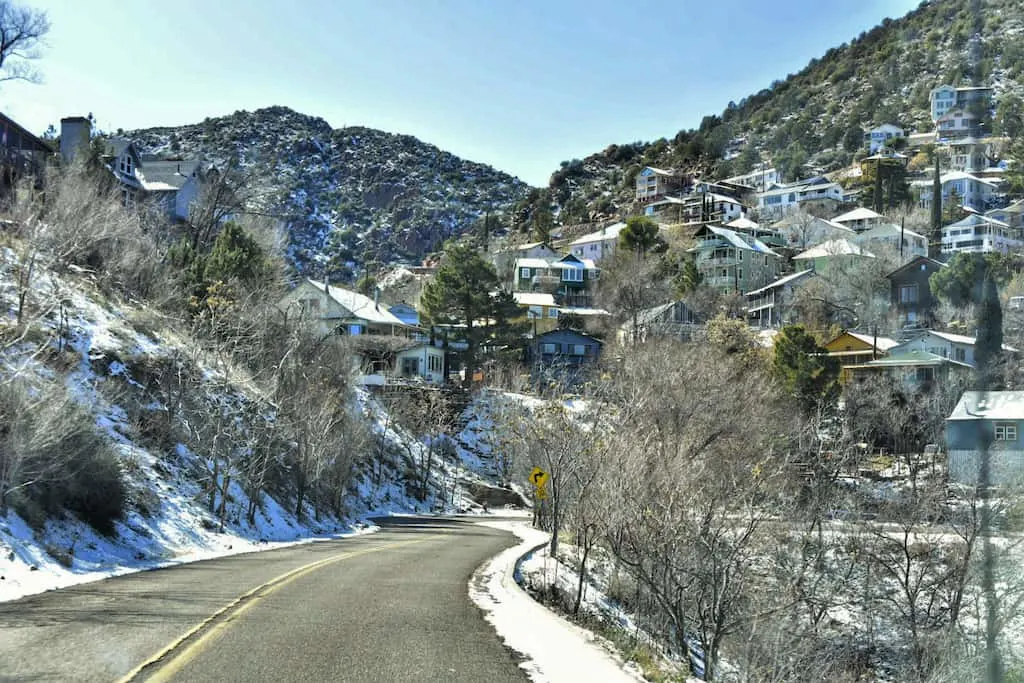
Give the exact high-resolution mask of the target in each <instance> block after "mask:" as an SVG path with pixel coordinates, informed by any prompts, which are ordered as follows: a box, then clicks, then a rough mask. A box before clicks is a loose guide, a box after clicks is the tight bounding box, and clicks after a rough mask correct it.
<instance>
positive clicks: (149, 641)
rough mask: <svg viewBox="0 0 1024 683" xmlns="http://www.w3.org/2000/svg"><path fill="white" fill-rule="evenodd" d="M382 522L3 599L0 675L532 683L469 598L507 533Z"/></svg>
mask: <svg viewBox="0 0 1024 683" xmlns="http://www.w3.org/2000/svg"><path fill="white" fill-rule="evenodd" d="M381 525H382V526H383V527H384V529H383V530H382V531H380V532H379V533H376V534H372V535H368V536H358V537H354V538H348V539H343V540H337V541H326V542H320V543H313V544H307V545H300V546H294V547H291V548H283V549H280V550H272V551H267V552H262V553H251V554H247V555H236V556H233V557H226V558H221V559H216V560H207V561H204V562H196V563H193V564H187V565H180V566H176V567H170V568H167V569H161V570H156V571H151V572H142V573H138V574H131V575H128V576H123V577H118V578H113V579H107V580H105V581H100V582H96V583H91V584H85V585H81V586H77V587H74V588H67V589H63V590H59V591H52V592H49V593H43V594H40V595H35V596H30V597H27V598H24V599H22V600H17V601H14V602H8V603H0V680H3V681H7V680H60V681H67V680H81V681H105V680H106V681H115V680H139V681H142V680H150V681H166V680H181V681H243V680H244V681H263V680H267V681H282V680H288V681H374V682H376V681H396V682H397V681H446V682H452V683H458V682H461V681H465V682H467V683H468V682H470V681H481V680H486V681H489V682H490V681H496V682H498V683H504V682H509V683H511V682H513V681H514V682H515V683H522V682H523V681H526V680H527V679H526V676H525V674H524V673H523V671H522V670H521V669H519V668H518V666H517V664H516V658H515V655H514V654H513V653H512V652H511V651H509V650H508V649H506V648H505V647H504V645H502V643H501V641H500V640H499V639H498V637H497V635H496V634H495V633H494V631H493V629H492V628H491V627H490V626H489V625H488V624H487V623H486V622H485V621H484V619H483V617H482V616H481V613H480V610H479V609H477V607H475V606H474V605H473V604H472V603H471V602H470V600H469V596H468V593H467V584H468V582H469V579H470V576H471V574H472V573H473V571H474V570H475V569H476V568H477V567H478V566H479V565H480V564H481V563H482V562H483V561H484V560H485V559H487V558H488V557H491V556H493V555H495V554H497V553H498V552H500V551H501V550H503V549H505V548H507V547H510V546H512V545H514V543H515V539H514V537H513V536H512V535H511V534H509V533H507V532H503V531H498V530H495V529H490V528H486V527H482V526H478V525H475V524H472V523H471V522H465V521H460V520H456V519H420V518H408V519H401V518H398V519H388V520H383V521H381Z"/></svg>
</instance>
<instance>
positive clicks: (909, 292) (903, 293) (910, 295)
mask: <svg viewBox="0 0 1024 683" xmlns="http://www.w3.org/2000/svg"><path fill="white" fill-rule="evenodd" d="M900 303H901V304H916V303H917V285H900Z"/></svg>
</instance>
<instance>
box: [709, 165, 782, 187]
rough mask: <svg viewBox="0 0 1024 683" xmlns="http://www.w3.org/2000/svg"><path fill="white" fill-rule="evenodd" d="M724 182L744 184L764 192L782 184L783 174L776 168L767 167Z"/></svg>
mask: <svg viewBox="0 0 1024 683" xmlns="http://www.w3.org/2000/svg"><path fill="white" fill-rule="evenodd" d="M723 182H727V183H731V184H733V185H744V186H746V187H749V188H752V189H753V190H754V191H755V192H764V191H765V190H767V189H768V188H770V187H771V186H772V185H781V184H782V174H781V173H779V172H778V171H777V170H775V169H774V168H766V169H764V170H761V171H751V172H750V173H744V174H743V175H736V176H733V177H731V178H726V179H725V180H724V181H723Z"/></svg>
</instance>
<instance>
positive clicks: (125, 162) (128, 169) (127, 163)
mask: <svg viewBox="0 0 1024 683" xmlns="http://www.w3.org/2000/svg"><path fill="white" fill-rule="evenodd" d="M132 166H133V164H132V158H131V157H130V156H129V155H127V154H125V155H124V156H122V157H121V159H120V161H119V163H118V168H119V169H120V171H121V173H124V174H125V175H132V172H133V171H132Z"/></svg>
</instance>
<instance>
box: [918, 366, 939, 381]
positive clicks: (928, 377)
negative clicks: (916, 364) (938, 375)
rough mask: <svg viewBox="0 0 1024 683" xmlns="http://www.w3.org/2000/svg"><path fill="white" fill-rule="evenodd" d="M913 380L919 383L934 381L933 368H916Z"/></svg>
mask: <svg viewBox="0 0 1024 683" xmlns="http://www.w3.org/2000/svg"><path fill="white" fill-rule="evenodd" d="M914 379H916V380H917V381H918V382H921V383H924V382H931V381H932V380H934V379H935V368H917V370H916V371H915V372H914Z"/></svg>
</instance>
